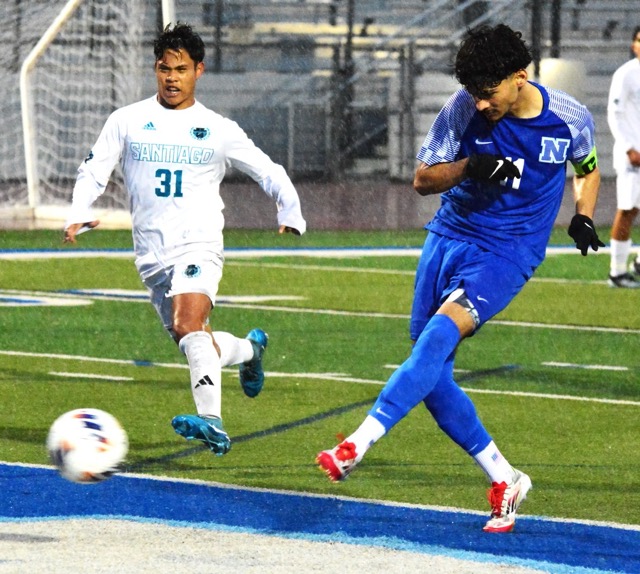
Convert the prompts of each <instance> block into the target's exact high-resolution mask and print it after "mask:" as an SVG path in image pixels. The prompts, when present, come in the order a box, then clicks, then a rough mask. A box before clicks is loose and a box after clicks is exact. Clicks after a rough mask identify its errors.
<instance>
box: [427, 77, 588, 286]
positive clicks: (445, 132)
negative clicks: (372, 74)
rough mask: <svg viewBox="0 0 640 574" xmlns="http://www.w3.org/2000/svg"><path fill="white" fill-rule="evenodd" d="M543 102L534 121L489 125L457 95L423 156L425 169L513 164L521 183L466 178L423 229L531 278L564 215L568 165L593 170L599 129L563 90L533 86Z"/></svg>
mask: <svg viewBox="0 0 640 574" xmlns="http://www.w3.org/2000/svg"><path fill="white" fill-rule="evenodd" d="M534 85H535V86H536V87H537V88H538V89H539V90H540V92H541V94H542V97H543V107H542V112H541V113H540V114H539V115H538V116H537V117H535V118H527V119H522V118H517V117H513V116H509V115H506V116H504V117H503V118H502V119H501V120H500V121H499V122H497V123H490V122H488V121H487V120H486V118H485V117H484V116H483V115H482V114H481V113H480V112H478V111H477V110H476V107H475V103H474V100H473V98H472V97H471V95H470V94H469V93H468V92H467V91H466V90H459V91H457V92H456V93H455V94H453V95H452V96H451V98H449V100H448V102H447V103H446V104H445V106H444V107H443V108H442V110H441V111H440V113H439V114H438V116H437V118H436V120H435V122H434V123H433V126H432V127H431V129H430V130H429V133H428V134H427V137H426V138H425V141H424V143H423V145H422V148H421V149H420V152H419V153H418V156H417V158H418V159H419V160H420V161H422V162H424V163H426V164H427V165H435V164H438V163H443V162H453V161H457V160H460V159H463V158H465V157H469V156H470V155H472V154H474V153H475V154H494V155H497V156H500V157H504V158H507V159H509V160H510V161H512V162H513V163H514V164H515V165H516V166H517V167H518V169H519V170H520V173H521V176H522V177H521V178H520V179H517V178H514V179H508V180H507V179H505V180H503V181H501V182H500V183H499V184H495V183H485V182H479V181H476V180H473V179H465V180H464V181H462V183H460V184H459V185H457V186H455V187H453V188H451V189H450V190H448V191H446V192H445V193H443V194H442V195H441V200H442V204H441V207H440V208H439V209H438V211H437V213H436V214H435V216H434V218H433V220H432V221H431V222H430V223H428V224H427V225H426V228H427V229H429V230H431V231H435V232H436V233H439V234H441V235H444V236H446V237H451V238H454V239H461V240H464V241H469V242H471V243H475V244H477V245H479V246H481V247H483V248H485V249H487V250H489V251H492V252H494V253H497V254H499V255H502V256H503V257H506V258H508V259H509V260H511V261H513V262H514V263H516V264H517V265H518V266H520V267H521V269H522V270H523V272H524V273H525V274H526V275H527V276H530V275H531V274H532V272H533V270H534V269H535V268H536V267H537V266H538V265H539V264H540V263H541V262H542V260H543V259H544V255H545V250H546V246H547V243H548V240H549V235H550V233H551V229H552V227H553V224H554V222H555V220H556V216H557V214H558V211H559V209H560V204H561V202H562V196H563V193H564V188H565V180H566V164H567V162H571V164H572V165H573V167H574V170H575V171H576V173H577V174H578V175H584V174H586V173H589V172H591V171H593V170H594V169H595V167H596V151H595V138H594V131H595V129H594V124H593V118H592V117H591V114H590V113H589V111H588V110H587V108H586V107H585V106H583V105H582V104H580V103H579V102H577V101H576V100H575V99H574V98H572V97H571V96H569V95H567V94H565V93H564V92H561V91H559V90H553V89H546V88H544V87H542V86H540V85H538V84H534Z"/></svg>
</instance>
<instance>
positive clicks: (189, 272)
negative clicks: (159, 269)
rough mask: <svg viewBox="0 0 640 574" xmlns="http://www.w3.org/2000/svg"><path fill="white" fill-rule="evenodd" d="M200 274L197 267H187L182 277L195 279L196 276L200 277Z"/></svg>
mask: <svg viewBox="0 0 640 574" xmlns="http://www.w3.org/2000/svg"><path fill="white" fill-rule="evenodd" d="M201 272H202V270H201V269H200V266H199V265H187V268H186V269H185V270H184V273H183V274H184V276H185V277H189V278H191V277H197V276H198V275H200V273H201Z"/></svg>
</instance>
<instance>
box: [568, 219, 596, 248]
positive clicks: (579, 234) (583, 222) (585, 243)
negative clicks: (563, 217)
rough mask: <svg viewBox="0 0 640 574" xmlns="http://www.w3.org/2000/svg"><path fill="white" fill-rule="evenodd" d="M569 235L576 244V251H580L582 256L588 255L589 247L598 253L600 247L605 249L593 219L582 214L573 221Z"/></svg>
mask: <svg viewBox="0 0 640 574" xmlns="http://www.w3.org/2000/svg"><path fill="white" fill-rule="evenodd" d="M568 233H569V235H570V236H571V238H572V239H573V240H574V241H575V242H576V249H579V250H580V253H582V255H586V254H587V251H588V250H589V247H591V249H593V250H594V251H598V247H604V243H602V241H600V238H599V237H598V234H597V233H596V229H595V227H594V226H593V221H591V218H590V217H587V216H586V215H582V214H581V213H576V214H575V215H574V216H573V218H572V219H571V223H570V225H569V230H568Z"/></svg>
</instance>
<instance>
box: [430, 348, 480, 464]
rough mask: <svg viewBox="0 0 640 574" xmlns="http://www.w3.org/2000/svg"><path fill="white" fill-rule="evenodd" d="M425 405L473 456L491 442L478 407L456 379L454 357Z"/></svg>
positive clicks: (450, 436) (439, 422)
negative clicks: (478, 412)
mask: <svg viewBox="0 0 640 574" xmlns="http://www.w3.org/2000/svg"><path fill="white" fill-rule="evenodd" d="M424 404H425V405H426V407H427V408H428V409H429V412H430V413H431V415H432V416H433V418H434V419H435V421H436V422H437V423H438V426H439V427H440V428H441V429H442V430H443V431H444V432H445V433H446V434H447V436H448V437H449V438H450V439H451V440H452V441H453V442H455V443H456V444H458V445H459V446H461V447H462V448H463V449H464V450H465V451H466V452H467V453H468V454H470V455H471V456H475V455H476V454H478V453H479V452H481V451H482V450H484V449H485V447H486V446H487V445H488V444H489V443H490V442H491V436H489V433H488V432H487V431H486V429H485V428H484V426H483V424H482V422H481V421H480V418H479V417H478V414H477V412H476V407H475V405H474V404H473V402H472V401H471V399H470V398H469V397H468V396H467V394H466V393H465V392H464V391H463V390H462V389H461V388H460V387H459V386H458V385H457V384H456V382H455V381H454V380H453V357H450V360H449V361H448V362H447V363H446V364H445V366H444V369H443V371H442V376H441V377H440V380H439V381H438V383H437V384H436V386H435V387H434V388H433V390H432V391H431V392H430V393H429V395H428V396H427V397H426V398H425V400H424Z"/></svg>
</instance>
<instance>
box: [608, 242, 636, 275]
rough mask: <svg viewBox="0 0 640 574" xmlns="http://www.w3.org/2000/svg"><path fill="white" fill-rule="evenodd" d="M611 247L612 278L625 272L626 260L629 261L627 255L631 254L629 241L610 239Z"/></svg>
mask: <svg viewBox="0 0 640 574" xmlns="http://www.w3.org/2000/svg"><path fill="white" fill-rule="evenodd" d="M610 245H611V266H610V271H611V275H612V276H613V277H616V276H618V275H622V274H623V273H626V272H627V260H628V259H629V253H631V245H632V242H631V239H627V240H626V241H618V240H617V239H612V240H611V242H610Z"/></svg>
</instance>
